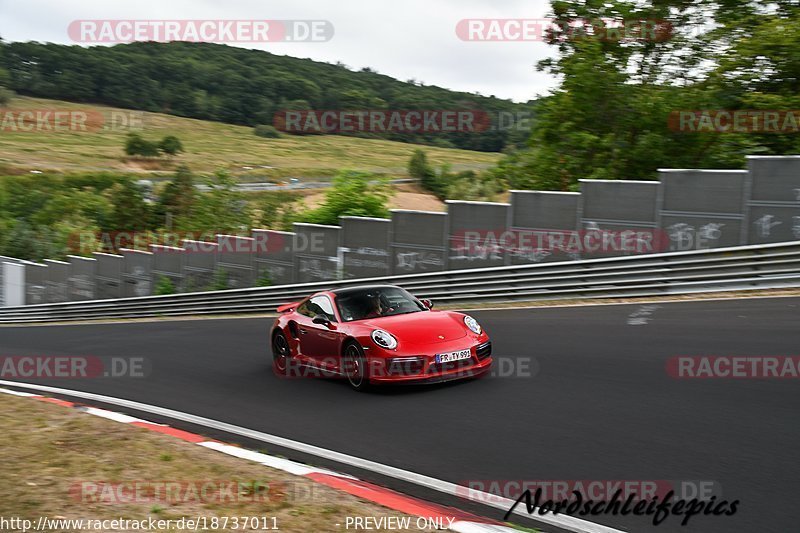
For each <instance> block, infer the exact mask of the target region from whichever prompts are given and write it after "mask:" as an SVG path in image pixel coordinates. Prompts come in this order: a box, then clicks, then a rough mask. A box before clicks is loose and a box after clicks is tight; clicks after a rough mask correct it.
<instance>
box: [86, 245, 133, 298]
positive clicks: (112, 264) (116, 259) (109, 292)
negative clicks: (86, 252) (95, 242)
mask: <svg viewBox="0 0 800 533" xmlns="http://www.w3.org/2000/svg"><path fill="white" fill-rule="evenodd" d="M92 257H94V258H95V259H96V260H97V263H96V265H97V266H96V267H95V271H94V280H95V287H94V290H95V295H96V297H97V299H98V300H108V299H112V298H122V284H123V280H122V265H123V262H124V261H125V258H124V257H123V256H121V255H113V254H104V253H99V252H95V253H93V254H92Z"/></svg>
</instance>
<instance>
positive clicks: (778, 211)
mask: <svg viewBox="0 0 800 533" xmlns="http://www.w3.org/2000/svg"><path fill="white" fill-rule="evenodd" d="M747 161H748V168H747V170H672V169H666V170H660V171H659V176H660V181H658V182H655V181H653V182H650V181H608V180H580V187H581V192H580V193H578V192H550V191H511V193H510V201H509V203H507V204H506V203H494V202H467V201H448V202H447V209H448V211H447V213H443V212H430V211H416V210H392V211H391V217H390V218H389V219H376V218H362V217H342V219H341V220H340V224H341V225H340V226H325V225H317V224H295V226H294V229H295V231H294V232H283V231H274V230H254V231H253V232H252V234H251V236H250V237H242V236H230V235H217V238H216V242H200V241H190V240H187V241H184V242H183V247H181V248H175V247H168V246H151V247H150V249H149V250H150V251H147V252H145V251H141V250H124V249H123V250H121V251H120V255H109V254H101V253H95V254H92V257H91V258H84V257H69V258H68V259H69V261H68V262H64V261H50V260H47V261H44V263H43V264H37V263H31V262H26V261H20V260H17V259H14V258H2V257H0V263H8V264H11V265H13V264H14V263H17V264H20V265H22V266H21V267H20V268H17V269H13V268H12V267H8V268H10V269H11V270H7V269H6V267H3V268H2V269H0V303H2V304H5V300H6V298H5V295H6V294H8V291H9V290H10V291H12V292H13V293H14V294H15V296H14V297H13V299H15V300H19V299H20V298H21V296H20V295H21V294H22V293H23V292H24V300H25V304H36V303H47V302H61V301H67V300H86V299H94V298H96V299H108V298H120V297H134V296H149V295H151V294H154V293H155V291H156V286H157V284H158V282H159V280H160V279H161V278H165V277H166V278H168V279H170V280H171V281H172V284H173V286H174V290H176V291H199V290H208V289H210V288H212V287H213V288H216V287H219V286H220V285H223V286H225V285H227V287H228V288H240V287H252V286H256V285H266V284H269V285H281V284H288V283H304V282H316V281H332V280H337V279H341V278H353V279H355V278H369V277H380V276H387V275H402V274H412V273H419V272H439V271H443V270H448V269H449V270H454V269H463V268H478V267H493V266H500V265H520V264H531V263H539V262H544V261H573V260H578V259H588V258H593V257H605V256H609V255H611V256H614V255H632V254H634V253H635V254H639V253H650V252H664V251H680V250H692V249H706V248H714V247H721V246H738V245H742V244H764V243H775V242H785V241H792V240H800V156H753V157H748V160H747ZM648 235H649V236H650V239H646V237H647V236H648ZM648 240H649V243H647V242H644V241H648ZM623 243H626V244H625V245H626V246H627V247H625V248H619V247H620V246H622V245H623ZM589 244H594V245H595V246H597V245H598V244H599V245H600V249H596V248H592V247H590V246H589ZM648 244H649V245H651V247H652V249H648ZM565 268H567V266H565ZM6 272H13V273H14V275H13V278H14V279H9V280H6V278H5V273H6ZM20 277H22V279H18V278H20ZM23 288H24V291H23ZM6 305H8V304H6Z"/></svg>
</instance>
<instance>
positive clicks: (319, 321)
mask: <svg viewBox="0 0 800 533" xmlns="http://www.w3.org/2000/svg"><path fill="white" fill-rule="evenodd" d="M312 322H314V324H322V325H323V326H327V325H329V324H330V323H331V321H330V320H329V319H328V317H326V316H325V315H317V316H315V317H314V319H313V320H312Z"/></svg>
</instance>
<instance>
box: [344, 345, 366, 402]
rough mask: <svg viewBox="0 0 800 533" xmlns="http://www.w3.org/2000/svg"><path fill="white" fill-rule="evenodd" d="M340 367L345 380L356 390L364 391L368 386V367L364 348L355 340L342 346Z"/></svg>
mask: <svg viewBox="0 0 800 533" xmlns="http://www.w3.org/2000/svg"><path fill="white" fill-rule="evenodd" d="M342 368H343V369H344V375H345V377H347V382H348V383H349V384H350V386H351V387H353V388H354V389H355V390H357V391H365V390H367V389H368V388H369V368H368V366H367V358H366V356H364V350H362V349H361V346H359V345H358V344H357V343H355V342H351V343H348V344H347V346H345V347H344V354H343V356H342Z"/></svg>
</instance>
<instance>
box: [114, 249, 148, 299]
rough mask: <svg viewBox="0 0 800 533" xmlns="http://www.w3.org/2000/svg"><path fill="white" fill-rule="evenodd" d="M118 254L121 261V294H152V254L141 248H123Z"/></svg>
mask: <svg viewBox="0 0 800 533" xmlns="http://www.w3.org/2000/svg"><path fill="white" fill-rule="evenodd" d="M120 254H122V257H123V258H124V260H123V262H122V296H123V298H133V297H136V296H150V295H151V294H153V281H154V279H153V254H152V253H151V252H145V251H143V250H128V249H125V248H123V249H122V250H120Z"/></svg>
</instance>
